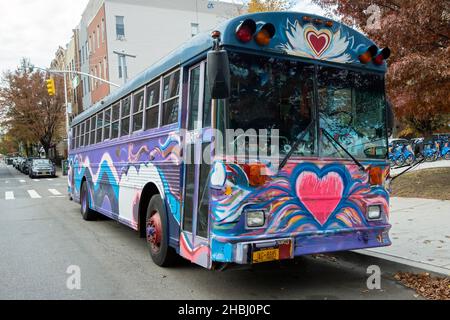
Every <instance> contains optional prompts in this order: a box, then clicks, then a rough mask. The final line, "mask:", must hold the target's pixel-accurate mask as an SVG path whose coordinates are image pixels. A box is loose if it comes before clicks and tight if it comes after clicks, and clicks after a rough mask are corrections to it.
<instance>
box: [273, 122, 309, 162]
mask: <svg viewBox="0 0 450 320" xmlns="http://www.w3.org/2000/svg"><path fill="white" fill-rule="evenodd" d="M313 124H314V121H312V122H311V123H310V124H309V125H308V127H306V129H305V130H303V131H301V132H300V133H299V134H298V135H297V138H295V143H294V144H293V146H292V149H291V150H290V151H289V152H288V154H287V155H286V157H284V159H283V161H281V163H280V167H279V169H278V171H281V169H283V168H284V166H285V165H286V164H287V162H288V161H289V159H290V158H291V157H292V155H293V154H294V152H295V150H297V148H298V146H299V145H300V143H301V142H302V141H303V138H305V136H306V135H307V134H308V132H309V130H310V129H311V127H312V126H313Z"/></svg>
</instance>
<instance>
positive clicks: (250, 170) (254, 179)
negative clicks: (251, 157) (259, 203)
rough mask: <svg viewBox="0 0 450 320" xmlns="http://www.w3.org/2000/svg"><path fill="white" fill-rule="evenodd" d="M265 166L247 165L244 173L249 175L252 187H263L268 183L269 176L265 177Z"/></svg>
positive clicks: (258, 164)
mask: <svg viewBox="0 0 450 320" xmlns="http://www.w3.org/2000/svg"><path fill="white" fill-rule="evenodd" d="M264 169H265V166H264V165H263V164H260V163H257V164H246V165H244V171H245V173H246V174H247V177H248V181H249V184H250V185H251V186H252V187H260V186H263V185H264V184H265V183H266V182H267V176H266V175H264Z"/></svg>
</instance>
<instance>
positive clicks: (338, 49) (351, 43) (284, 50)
mask: <svg viewBox="0 0 450 320" xmlns="http://www.w3.org/2000/svg"><path fill="white" fill-rule="evenodd" d="M247 19H251V20H253V21H254V22H255V23H256V25H257V31H256V32H258V31H259V30H260V28H262V27H263V26H264V25H265V24H267V23H270V24H272V25H273V26H274V27H275V34H274V37H273V38H272V40H271V42H270V44H269V45H268V46H265V47H261V46H259V45H258V44H257V43H256V42H255V41H250V42H248V43H243V42H240V41H239V40H238V39H237V37H236V30H237V28H238V27H239V26H240V25H241V24H242V23H243V22H244V21H245V20H247ZM327 22H328V23H327ZM216 30H218V31H220V32H221V34H222V38H221V39H222V44H223V45H224V47H225V48H229V49H233V48H234V49H239V50H248V51H254V52H259V53H262V52H265V53H266V54H272V55H283V56H294V57H298V58H302V59H305V60H309V61H310V62H311V63H332V64H341V65H346V66H349V67H355V68H359V69H363V70H370V71H378V72H383V73H385V72H386V70H387V68H386V63H385V62H384V63H383V64H381V65H376V64H374V63H373V62H369V63H367V64H362V63H361V62H360V61H359V56H360V55H361V54H363V53H364V52H366V51H367V50H368V48H369V47H370V46H373V45H374V43H373V42H372V41H371V40H370V39H368V38H367V37H366V36H364V35H363V34H361V33H360V32H358V31H356V30H354V29H352V28H350V27H348V26H346V25H344V24H341V23H339V22H336V21H333V20H331V19H327V18H324V17H321V16H317V15H312V14H305V13H301V12H263V13H254V14H247V15H243V16H239V17H236V18H233V19H230V20H228V21H226V22H224V23H222V24H221V25H220V26H218V27H217V29H216ZM211 47H212V38H211V34H210V33H209V32H208V33H202V34H199V35H197V36H196V37H194V38H192V39H190V40H189V41H187V42H186V43H184V44H182V45H181V46H180V47H178V48H177V49H175V50H174V51H172V52H171V53H169V54H168V55H167V56H165V57H164V58H163V59H161V60H159V61H158V62H156V63H155V64H153V65H152V66H150V67H149V68H148V69H146V70H145V71H143V72H142V73H141V74H139V75H138V76H137V77H135V78H134V79H132V80H131V81H130V82H128V83H127V84H126V85H124V86H123V87H121V88H120V89H118V90H116V91H115V92H113V93H111V94H110V95H109V96H107V97H105V98H104V99H103V100H102V101H100V102H98V103H96V104H95V105H94V106H92V107H91V108H89V109H88V110H86V111H85V112H83V113H82V114H80V115H78V116H77V117H76V118H75V119H74V120H73V122H72V125H77V124H79V123H81V122H82V121H84V120H85V119H86V118H88V117H90V116H92V115H94V114H95V113H97V112H99V111H101V110H102V109H103V108H104V107H106V106H109V105H111V104H113V103H115V102H116V101H118V100H120V99H122V98H123V97H125V96H127V95H128V94H130V93H132V92H134V91H135V90H137V89H139V88H141V87H142V86H144V85H145V84H147V83H149V82H151V81H152V80H154V79H156V78H157V77H159V76H161V75H162V74H164V73H166V72H167V71H170V70H171V69H174V68H176V67H178V66H180V65H183V64H184V63H186V62H188V61H190V60H192V59H195V58H196V57H199V56H201V55H202V54H205V53H206V52H207V51H208V50H210V49H211Z"/></svg>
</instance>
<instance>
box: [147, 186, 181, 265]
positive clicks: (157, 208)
mask: <svg viewBox="0 0 450 320" xmlns="http://www.w3.org/2000/svg"><path fill="white" fill-rule="evenodd" d="M145 230H146V238H147V246H148V249H149V252H150V256H151V257H152V260H153V262H154V263H155V264H156V265H158V266H160V267H170V266H172V265H173V264H174V263H175V261H176V258H177V253H176V252H175V250H174V249H173V248H171V247H170V246H169V224H168V221H167V214H166V209H165V206H164V202H163V200H162V198H161V196H160V195H155V196H153V198H152V199H151V200H150V203H149V205H148V208H147V217H146V228H145Z"/></svg>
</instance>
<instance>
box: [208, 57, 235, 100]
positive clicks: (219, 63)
mask: <svg viewBox="0 0 450 320" xmlns="http://www.w3.org/2000/svg"><path fill="white" fill-rule="evenodd" d="M207 64H208V82H209V88H210V90H211V98H212V99H227V98H229V97H230V91H231V89H230V87H231V85H230V77H231V76H230V63H229V60H228V53H227V52H226V51H225V50H218V51H216V50H213V51H210V52H208V58H207Z"/></svg>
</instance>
